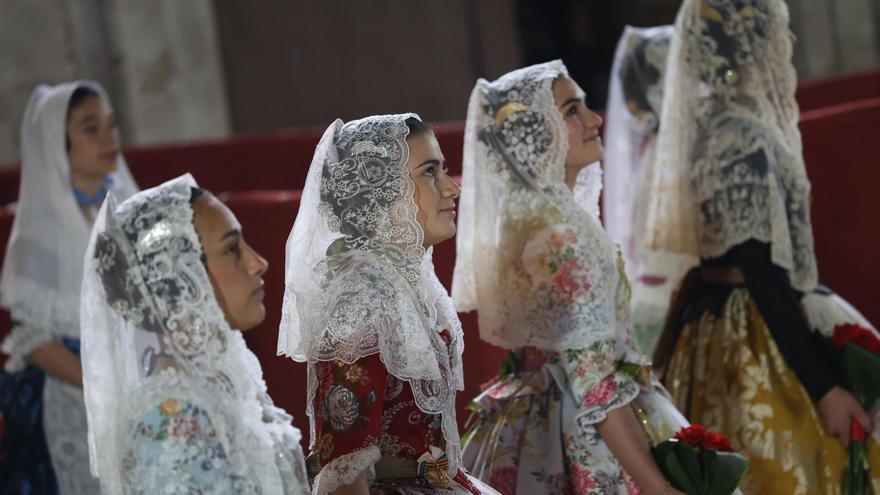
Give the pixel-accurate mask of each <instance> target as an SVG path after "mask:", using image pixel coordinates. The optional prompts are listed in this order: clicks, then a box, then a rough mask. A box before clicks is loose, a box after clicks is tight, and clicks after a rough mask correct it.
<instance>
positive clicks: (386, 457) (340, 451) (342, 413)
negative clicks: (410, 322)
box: [306, 330, 494, 494]
mask: <svg viewBox="0 0 880 495" xmlns="http://www.w3.org/2000/svg"><path fill="white" fill-rule="evenodd" d="M441 336H442V337H443V339H444V340H445V341H446V343H447V344H449V333H448V332H447V331H445V330H444V331H443V332H442V333H441ZM316 370H317V380H318V389H317V392H316V394H315V403H314V410H315V435H316V441H315V442H314V445H315V447H314V448H313V451H312V452H311V454H310V455H309V456H308V459H307V461H306V462H307V464H308V468H309V471H310V472H311V473H313V474H315V475H318V476H321V475H328V474H330V475H335V474H336V473H337V472H341V471H344V470H347V469H350V468H355V469H358V470H362V469H364V468H365V469H370V472H371V476H370V478H373V479H374V481H373V482H372V484H371V486H370V493H373V494H392V493H393V494H397V493H401V494H416V493H418V494H433V493H447V494H450V493H463V492H460V491H456V492H453V491H452V490H448V489H443V488H438V487H436V486H435V485H432V484H431V483H429V482H428V481H427V480H426V479H425V478H424V477H419V476H418V475H417V472H415V470H413V472H412V473H406V472H405V469H404V472H402V473H400V474H399V475H395V474H393V473H392V472H391V471H389V470H388V469H386V467H385V466H389V467H391V469H394V467H395V466H396V467H397V469H399V468H400V466H406V465H411V466H412V467H413V468H415V466H416V465H417V463H418V461H419V459H420V457H422V455H423V454H425V453H426V452H429V451H431V450H433V449H432V447H434V448H435V449H440V450H443V449H444V448H445V440H444V438H443V432H442V430H441V422H440V415H438V414H426V413H424V412H422V411H421V410H420V409H419V408H418V406H417V405H416V402H415V399H414V397H413V393H412V390H411V389H410V386H409V384H407V383H406V382H404V381H402V380H400V379H398V378H396V377H395V376H393V375H391V374H389V373H388V371H387V369H386V368H385V365H384V364H382V361H381V360H380V358H379V354H373V355H370V356H367V357H364V358H361V359H359V360H358V361H356V362H355V363H352V364H346V363H344V362H342V361H321V362H319V363H317V365H316ZM434 451H435V452H437V451H436V450H434ZM401 461H403V462H401ZM374 465H375V466H374ZM435 472H436V470H435ZM409 474H411V476H410V475H409ZM454 481H455V482H456V483H457V484H458V485H459V486H460V487H462V488H463V489H465V490H466V492H469V493H474V494H479V493H484V491H483V490H482V489H481V486H482V484H481V483H480V482H479V481H477V480H472V479H470V477H469V476H468V475H467V474H466V473H465V472H464V471H463V470H461V469H459V471H458V473H457V474H456V475H455V477H454ZM315 485H316V487H318V486H319V485H320V483H318V482H316V484H315ZM493 493H494V492H493Z"/></svg>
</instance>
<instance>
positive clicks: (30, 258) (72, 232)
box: [0, 81, 137, 336]
mask: <svg viewBox="0 0 880 495" xmlns="http://www.w3.org/2000/svg"><path fill="white" fill-rule="evenodd" d="M80 87H85V88H90V89H92V90H94V91H95V92H96V93H98V94H99V95H101V96H102V97H103V98H104V99H106V100H107V101H108V102H109V101H110V100H109V96H108V95H107V93H106V92H105V91H104V88H102V87H101V85H100V84H98V83H97V82H94V81H76V82H70V83H64V84H59V85H58V86H46V85H40V86H38V87H37V88H36V89H34V91H33V93H32V94H31V98H30V100H29V101H28V104H27V109H26V110H25V114H24V120H23V122H22V125H21V143H22V147H21V155H22V156H21V185H20V187H19V194H18V206H17V208H16V212H15V221H14V222H13V224H12V232H11V234H10V237H9V244H8V245H7V246H6V258H5V259H4V260H3V275H2V282H0V304H2V306H3V307H5V308H7V309H9V311H10V313H11V314H12V319H13V320H15V321H19V322H22V323H25V324H27V325H29V326H33V327H36V328H40V329H42V330H50V329H56V328H63V329H65V332H64V333H66V334H69V335H71V336H76V335H77V334H78V333H79V332H78V329H79V291H80V286H81V285H82V273H83V272H82V266H83V253H84V252H85V250H86V245H87V244H88V240H89V230H90V228H91V227H90V225H89V223H88V221H87V220H86V218H85V217H84V216H83V214H82V211H81V210H80V208H79V206H78V204H77V202H76V198H75V197H74V194H73V188H72V186H71V183H70V161H69V160H68V157H67V146H66V135H67V134H66V128H65V126H66V124H67V107H68V103H69V102H70V97H71V95H72V94H73V92H74V91H75V90H76V89H77V88H80ZM110 177H111V179H112V180H113V185H112V187H111V191H112V193H113V194H114V195H115V196H117V197H119V198H122V199H124V198H127V197H128V196H130V195H132V194H134V193H135V192H136V191H137V185H136V184H135V182H134V179H132V177H131V173H129V171H128V166H127V165H126V164H125V159H124V158H123V157H122V155H121V154H120V155H119V156H118V158H117V168H116V171H115V172H113V173H111V174H110Z"/></svg>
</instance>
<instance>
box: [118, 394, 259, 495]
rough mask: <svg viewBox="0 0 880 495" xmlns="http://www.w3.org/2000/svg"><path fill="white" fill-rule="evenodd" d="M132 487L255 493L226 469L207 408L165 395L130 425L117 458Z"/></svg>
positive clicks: (147, 490) (145, 490)
mask: <svg viewBox="0 0 880 495" xmlns="http://www.w3.org/2000/svg"><path fill="white" fill-rule="evenodd" d="M122 467H123V470H124V471H123V476H124V477H125V478H126V485H127V486H131V487H136V488H137V489H136V490H135V491H134V492H133V493H138V494H141V493H143V494H147V493H195V492H199V493H202V492H204V493H255V492H256V490H257V487H255V486H252V485H251V484H250V483H249V482H248V481H247V480H246V479H245V478H244V477H243V476H241V475H240V473H233V472H229V466H228V464H227V457H226V452H225V451H224V449H223V446H222V444H221V443H220V440H219V438H218V437H217V432H216V430H215V429H214V427H213V425H212V424H211V420H210V418H209V417H208V415H207V413H206V412H205V411H204V410H203V409H202V408H201V407H199V406H197V405H195V404H193V403H192V402H190V401H185V400H184V401H181V400H177V399H174V398H169V399H166V400H165V401H162V402H161V403H159V404H158V405H157V406H156V407H155V408H153V409H152V410H150V411H148V412H147V414H145V415H144V417H143V418H141V420H140V422H139V423H138V424H137V425H134V430H133V435H132V439H131V447H130V449H129V451H128V452H127V454H126V455H125V457H124V458H123V460H122Z"/></svg>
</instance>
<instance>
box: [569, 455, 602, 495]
mask: <svg viewBox="0 0 880 495" xmlns="http://www.w3.org/2000/svg"><path fill="white" fill-rule="evenodd" d="M569 469H570V471H571V485H572V488H574V491H575V493H589V491H590V490H592V489H594V488H596V481H595V480H594V479H593V476H592V474H591V473H590V471H589V470H588V469H587V468H585V467H583V466H581V465H580V464H579V463H576V462H572V463H571V465H570V466H569Z"/></svg>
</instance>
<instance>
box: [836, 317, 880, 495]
mask: <svg viewBox="0 0 880 495" xmlns="http://www.w3.org/2000/svg"><path fill="white" fill-rule="evenodd" d="M829 340H830V343H831V345H832V347H833V350H832V353H833V354H834V355H835V357H836V360H837V364H838V367H839V369H840V371H841V375H842V376H843V381H844V386H845V387H846V389H848V390H849V391H850V392H852V394H853V395H854V396H855V398H856V400H857V401H858V402H859V404H861V406H862V407H863V408H864V409H865V410H867V411H870V410H871V407H872V406H873V405H874V403H875V402H876V401H877V400H878V399H880V338H877V335H876V334H875V333H874V332H872V331H871V330H868V329H867V328H863V327H860V326H858V325H852V324H847V325H838V326H837V327H835V328H834V333H833V335H832V336H831V339H829ZM865 436H866V432H865V429H864V428H863V427H862V425H861V423H859V422H858V421H855V420H853V422H852V424H851V425H850V442H849V462H848V463H847V466H846V470H845V471H844V473H843V494H844V495H866V494H869V493H872V492H871V481H870V478H869V472H870V470H871V465H870V463H869V462H868V453H867V445H865Z"/></svg>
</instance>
